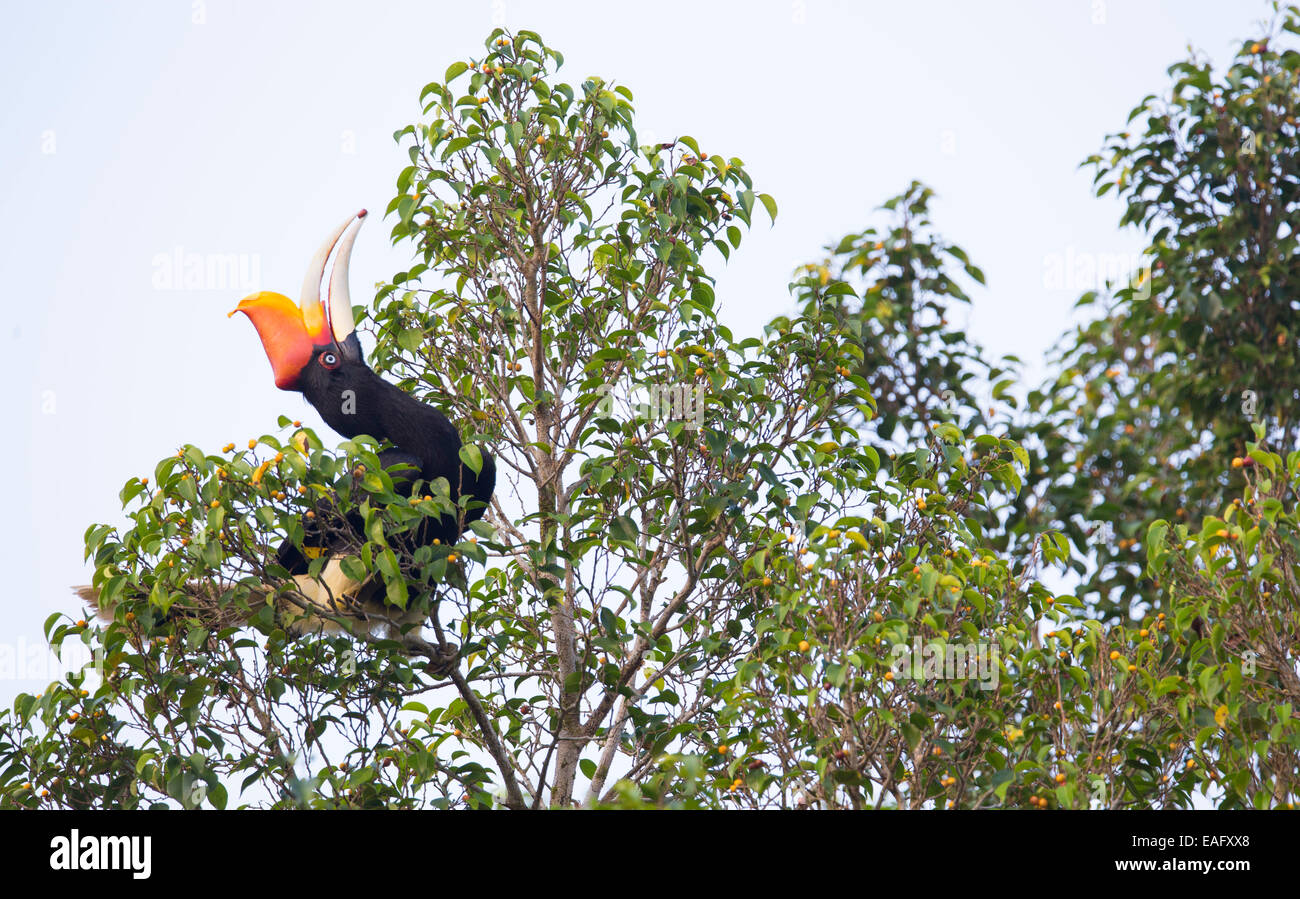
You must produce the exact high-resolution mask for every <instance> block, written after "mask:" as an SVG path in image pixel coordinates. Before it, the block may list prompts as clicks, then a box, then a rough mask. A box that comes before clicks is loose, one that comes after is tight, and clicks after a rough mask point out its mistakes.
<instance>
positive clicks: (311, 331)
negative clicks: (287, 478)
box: [227, 209, 366, 392]
mask: <svg viewBox="0 0 1300 899" xmlns="http://www.w3.org/2000/svg"><path fill="white" fill-rule="evenodd" d="M365 217H366V211H365V210H364V209H363V210H361V211H360V212H358V213H357V214H356V215H353V216H349V217H348V220H347V221H345V222H344V223H343V224H341V225H339V226H338V228H336V229H335V230H334V233H333V234H331V235H330V236H329V238H328V239H327V240H326V241H325V243H323V244H321V248H320V249H319V250H317V251H316V255H315V257H314V258H313V259H312V261H311V265H310V266H309V267H308V269H307V277H306V279H305V280H304V281H303V284H302V299H301V300H300V301H299V302H298V303H295V302H294V301H293V300H291V299H289V298H288V297H287V296H285V295H284V294H280V293H273V292H271V291H269V290H263V291H260V292H258V293H255V294H251V295H249V296H246V297H244V298H243V299H242V300H240V301H239V305H238V306H237V307H235V308H234V309H233V310H231V312H230V315H234V314H235V313H236V312H242V313H244V314H245V315H247V316H248V317H249V319H250V320H251V321H252V322H253V327H255V328H257V334H258V336H259V337H261V338H262V348H263V349H265V350H266V356H267V358H268V359H270V360H271V370H272V371H273V372H274V374H275V386H276V387H279V388H280V389H281V390H297V391H299V392H305V390H306V389H307V387H308V385H309V384H311V383H313V382H316V383H319V382H321V381H323V380H327V379H328V378H329V376H330V375H331V374H332V373H334V372H337V371H338V370H339V369H340V368H342V367H344V366H350V365H362V366H364V365H365V361H364V359H363V358H362V355H361V344H360V342H359V341H358V340H357V335H356V333H355V330H356V324H355V322H354V321H353V319H352V299H351V297H350V296H349V295H348V259H349V258H350V257H351V255H352V244H353V242H354V241H355V240H356V237H357V231H359V230H360V228H361V223H362V222H364V221H365ZM335 246H337V247H338V253H337V254H336V255H335V257H334V268H333V270H332V271H331V272H330V279H329V284H328V286H327V287H326V294H325V300H324V301H322V300H321V282H322V280H324V277H325V263H326V262H327V261H328V260H329V257H330V254H331V253H333V252H334V249H335ZM227 317H229V316H227ZM317 368H319V369H320V371H316V369H317Z"/></svg>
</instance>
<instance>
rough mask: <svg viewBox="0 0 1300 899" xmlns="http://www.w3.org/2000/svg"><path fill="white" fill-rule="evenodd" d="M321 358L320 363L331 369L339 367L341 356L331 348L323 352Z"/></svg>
mask: <svg viewBox="0 0 1300 899" xmlns="http://www.w3.org/2000/svg"><path fill="white" fill-rule="evenodd" d="M319 358H320V364H321V365H323V366H325V367H326V368H328V369H330V370H331V371H333V370H334V369H336V368H338V367H339V357H338V356H336V355H335V354H334V353H333V352H331V351H329V350H326V351H325V352H323V353H321V354H320V357H319Z"/></svg>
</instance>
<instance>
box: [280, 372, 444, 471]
mask: <svg viewBox="0 0 1300 899" xmlns="http://www.w3.org/2000/svg"><path fill="white" fill-rule="evenodd" d="M348 374H349V376H348V377H347V378H346V379H345V380H344V381H342V382H340V383H339V384H337V385H331V386H328V387H326V388H324V389H323V390H320V391H319V392H315V393H316V395H312V393H306V394H305V395H306V396H307V401H308V402H310V403H311V404H312V406H314V407H315V408H316V411H317V412H319V413H320V415H321V417H322V418H323V419H325V423H326V424H328V425H329V426H330V427H331V428H333V429H334V430H335V431H338V432H339V433H340V434H342V435H343V436H344V437H356V436H358V435H360V434H369V435H370V436H371V437H374V438H376V439H377V440H387V441H388V442H389V443H392V444H393V445H394V446H396V447H398V448H399V449H401V450H404V451H405V452H408V453H410V454H411V455H413V456H415V457H417V458H418V459H419V460H420V462H421V471H422V473H423V475H424V477H425V478H427V479H432V478H435V477H445V478H447V479H448V480H449V481H450V482H452V483H455V478H456V476H457V474H458V472H459V466H460V462H459V452H460V435H459V434H458V433H457V432H456V429H455V427H454V426H453V425H452V423H451V421H450V420H448V418H447V416H445V415H443V414H442V413H441V412H440V411H438V410H437V409H435V408H433V407H432V406H429V405H426V404H425V403H422V402H420V401H419V400H417V399H416V398H415V397H413V396H411V395H410V394H408V393H406V392H405V391H403V390H402V389H401V388H399V387H398V386H397V385H395V384H390V383H389V382H388V381H385V380H384V379H383V378H381V377H379V375H377V374H375V373H374V372H373V371H371V370H370V368H369V367H363V366H357V367H356V368H355V369H354V370H352V371H350V372H349V373H348Z"/></svg>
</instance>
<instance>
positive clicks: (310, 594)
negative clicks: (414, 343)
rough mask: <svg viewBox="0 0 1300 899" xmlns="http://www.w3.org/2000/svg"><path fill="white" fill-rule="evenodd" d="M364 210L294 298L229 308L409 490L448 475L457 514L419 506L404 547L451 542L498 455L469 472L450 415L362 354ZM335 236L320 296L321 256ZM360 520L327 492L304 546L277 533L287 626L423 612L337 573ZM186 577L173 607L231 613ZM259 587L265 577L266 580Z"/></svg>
mask: <svg viewBox="0 0 1300 899" xmlns="http://www.w3.org/2000/svg"><path fill="white" fill-rule="evenodd" d="M365 216H366V211H365V210H364V209H363V210H362V211H361V212H359V213H357V214H356V215H354V216H349V218H348V219H347V221H345V222H343V224H341V225H339V227H338V228H337V229H335V231H334V233H333V234H331V235H330V237H329V238H328V239H327V240H326V241H325V243H324V244H322V245H321V248H320V249H319V250H318V251H317V253H316V256H315V257H314V258H313V259H312V262H311V265H310V267H309V268H308V270H307V277H306V279H305V280H304V282H303V288H302V299H301V301H300V302H299V303H294V302H293V301H292V300H290V299H289V298H288V297H286V296H284V295H283V294H278V293H272V292H269V291H262V292H259V293H255V294H252V295H250V296H247V297H245V298H244V299H242V300H240V302H239V305H238V306H237V307H236V308H235V309H234V310H232V311H231V312H230V315H234V314H235V313H236V312H242V313H244V314H245V315H247V316H248V318H249V319H250V320H251V321H252V322H253V325H254V327H256V328H257V333H258V335H259V336H260V337H261V339H262V346H263V348H264V349H265V350H266V355H267V357H268V358H269V359H270V361H271V368H272V371H273V372H274V375H275V385H276V386H277V387H279V388H280V389H281V390H293V391H297V392H299V393H301V394H302V395H303V396H304V397H305V398H306V400H307V402H309V403H311V405H312V406H313V407H315V409H316V411H317V412H319V413H320V415H321V417H322V418H323V419H325V422H326V423H327V424H329V426H330V427H332V428H333V429H334V430H336V431H338V432H339V433H340V434H342V435H343V436H345V437H356V436H359V435H362V434H366V435H369V436H371V437H374V438H375V439H377V440H379V441H381V442H383V443H385V444H389V445H388V446H386V448H384V449H382V450H381V451H380V452H379V461H380V463H381V464H382V465H383V466H384V468H385V469H386V470H388V471H389V473H390V475H391V477H392V479H393V484H394V488H395V489H396V490H398V491H399V492H402V493H405V494H406V495H410V493H411V490H412V488H414V486H415V484H416V482H417V481H421V482H424V483H426V484H431V483H432V482H433V481H435V480H436V479H438V478H446V480H447V483H448V486H449V492H450V496H451V499H452V501H453V502H456V503H457V504H458V509H459V514H457V515H455V516H451V515H443V516H441V517H436V516H430V517H428V518H426V519H425V521H424V522H423V523H422V524H421V525H420V526H419V527H418V528H416V529H415V531H414V534H413V538H412V539H408V540H407V541H406V544H407V547H408V548H410V547H411V545H412V544H415V545H427V544H431V543H433V542H434V541H440V542H441V543H443V544H444V545H449V544H453V543H455V542H456V541H457V540H458V539H459V538H460V535H461V533H462V531H463V530H464V527H465V526H466V525H468V524H469V523H471V522H473V521H475V520H477V519H479V518H481V517H482V516H483V513H484V512H485V511H486V508H487V503H488V502H489V501H490V500H491V498H492V492H493V490H494V488H495V486H496V464H495V462H494V460H493V458H492V456H491V455H490V454H489V453H487V452H486V451H481V457H482V466H481V468H480V470H479V472H478V473H477V474H476V473H475V472H474V470H473V469H472V468H470V466H468V465H467V464H465V463H464V462H463V461H462V460H461V458H460V449H461V440H460V435H459V434H458V433H457V432H456V428H455V427H454V426H453V425H452V423H451V422H450V421H449V420H448V418H447V416H445V415H444V414H443V413H442V412H440V411H438V410H437V409H435V408H433V407H432V406H429V405H426V404H424V403H422V402H420V401H419V400H417V399H415V398H414V397H413V396H411V395H410V394H408V393H406V392H404V391H403V390H401V389H400V388H398V387H397V386H396V385H394V384H390V383H389V382H387V381H385V380H384V379H383V378H381V377H379V375H377V374H375V372H374V371H372V370H371V369H370V367H369V366H368V365H366V362H365V359H364V357H363V355H362V352H361V344H360V342H359V341H358V340H357V335H356V333H355V323H354V320H353V317H352V300H351V298H350V296H349V293H348V261H349V258H350V257H351V254H352V244H353V242H354V241H355V240H356V236H357V231H358V230H360V227H361V223H362V222H363V221H364V220H365ZM336 247H337V254H336V255H335V261H334V267H333V270H332V272H331V274H330V280H329V285H328V287H327V294H326V300H325V302H322V301H321V295H320V291H321V282H322V280H323V279H324V275H325V264H326V262H327V261H328V260H329V257H330V255H331V253H333V252H334V251H335V248H336ZM462 496H464V497H466V498H467V500H466V502H464V503H460V502H459V498H460V497H462ZM318 513H323V514H318ZM331 522H333V525H331ZM361 529H362V520H361V517H360V516H359V515H357V514H355V513H352V514H350V515H348V516H346V517H343V516H339V515H337V513H333V512H332V510H331V509H330V508H329V507H328V506H327V505H324V504H322V505H320V506H318V509H317V510H314V511H313V513H312V515H311V516H309V517H306V518H304V539H303V544H302V547H301V548H300V547H299V546H297V545H296V544H294V542H293V541H292V540H288V539H286V540H285V541H284V542H283V543H282V544H281V545H280V547H279V550H278V551H277V553H276V557H275V561H276V563H277V564H279V565H280V566H282V567H283V568H285V569H286V570H287V571H288V572H289V574H290V575H291V576H292V578H293V587H292V589H290V590H287V591H282V593H281V596H280V599H279V601H278V603H277V605H278V607H279V609H280V611H281V613H282V615H283V617H284V618H285V619H286V626H288V627H289V629H290V630H292V631H294V632H298V633H301V632H304V631H313V630H324V631H336V630H338V625H337V623H336V622H334V621H333V620H331V619H320V618H317V617H316V616H315V615H313V614H311V611H312V610H313V609H319V610H322V611H327V612H329V613H332V614H334V615H339V616H346V617H348V618H351V619H354V620H356V621H360V622H364V626H365V627H366V628H367V629H370V628H372V627H376V626H378V627H380V628H382V629H383V630H385V631H387V632H388V633H390V634H394V632H399V631H400V630H401V629H403V628H404V627H405V626H407V625H410V624H413V623H417V622H418V621H419V617H420V616H419V614H418V613H416V612H414V611H413V612H411V613H409V614H407V613H402V612H401V610H398V609H396V608H390V607H388V606H387V605H386V604H385V602H384V596H385V593H386V591H385V589H384V586H383V584H382V583H378V582H377V579H373V578H372V579H371V580H369V581H365V582H357V581H354V580H352V579H351V578H349V577H348V576H347V575H346V574H344V573H343V569H342V565H341V562H342V559H343V557H344V556H345V555H346V553H347V551H348V548H349V547H352V546H355V545H356V544H357V543H358V542H359V538H358V536H357V534H359V533H360V531H361ZM349 531H351V532H355V533H349ZM321 555H325V556H326V562H325V564H324V565H323V566H322V567H321V569H320V570H319V574H318V575H317V576H316V577H313V576H311V575H310V574H309V568H310V566H311V560H312V559H315V558H317V557H319V556H321ZM192 586H193V587H194V589H192V590H191V591H190V592H191V593H192V596H191V597H190V599H191V600H192V601H193V602H192V603H181V604H179V606H177V607H173V609H172V612H171V613H170V614H171V615H172V616H175V617H180V616H185V615H189V614H195V613H197V614H198V616H199V617H213V616H215V617H216V618H217V619H218V621H219V623H234V622H233V621H232V620H231V615H230V613H229V612H221V611H218V610H219V609H220V605H221V604H220V602H219V601H218V598H217V597H216V596H215V591H213V590H211V589H205V588H203V587H201V586H198V585H192ZM265 592H270V588H264V590H263V593H265ZM77 593H78V594H79V595H80V596H82V598H84V599H86V600H88V601H90V602H91V603H93V604H96V605H98V603H97V602H96V598H97V597H96V591H95V590H93V589H92V588H89V587H83V588H78V590H77ZM201 610H206V614H205V613H204V612H203V611H201ZM112 613H113V610H112V609H104V608H102V607H100V614H101V615H102V616H104V617H106V618H110V619H111V618H112ZM394 635H395V634H394Z"/></svg>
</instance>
